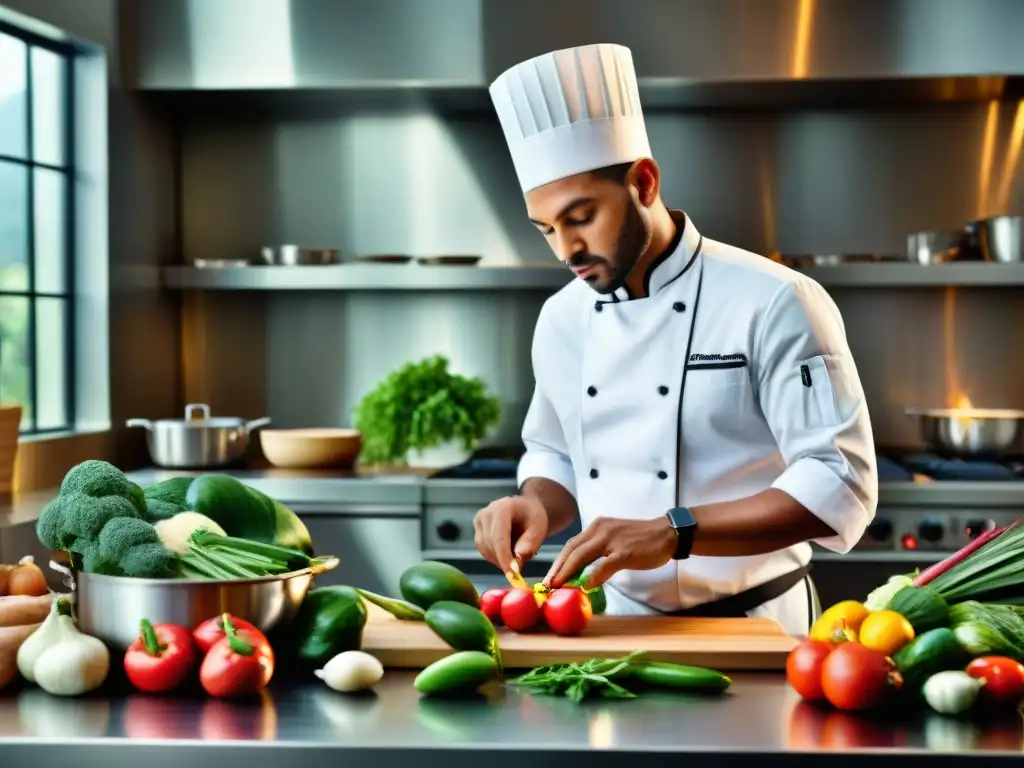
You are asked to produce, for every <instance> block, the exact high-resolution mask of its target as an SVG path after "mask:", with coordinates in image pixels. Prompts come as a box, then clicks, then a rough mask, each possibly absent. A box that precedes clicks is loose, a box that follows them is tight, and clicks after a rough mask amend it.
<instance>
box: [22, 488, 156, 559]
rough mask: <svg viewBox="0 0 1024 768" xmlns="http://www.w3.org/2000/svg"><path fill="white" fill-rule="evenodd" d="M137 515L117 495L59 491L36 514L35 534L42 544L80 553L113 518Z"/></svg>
mask: <svg viewBox="0 0 1024 768" xmlns="http://www.w3.org/2000/svg"><path fill="white" fill-rule="evenodd" d="M138 514H139V513H138V511H137V510H136V509H135V507H134V505H132V503H131V502H130V501H128V500H127V499H125V498H122V497H121V496H99V497H92V496H86V495H85V494H82V493H79V492H77V491H72V492H69V493H66V494H64V493H62V494H61V495H59V496H58V497H57V498H56V499H54V500H53V501H51V502H50V503H49V504H48V505H47V506H46V508H45V509H43V511H42V513H40V515H39V520H38V522H37V523H36V535H37V536H38V538H39V542H40V543H41V544H42V545H43V546H44V547H49V548H50V549H59V550H64V551H71V552H79V553H80V554H84V552H82V548H83V547H86V546H88V544H89V543H90V542H93V541H95V540H96V537H97V536H99V535H100V531H101V530H102V529H103V526H105V525H106V524H107V523H108V522H110V521H111V520H113V519H114V518H117V517H129V518H137V517H138Z"/></svg>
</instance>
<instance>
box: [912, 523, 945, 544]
mask: <svg viewBox="0 0 1024 768" xmlns="http://www.w3.org/2000/svg"><path fill="white" fill-rule="evenodd" d="M943 533H945V530H944V529H943V526H942V523H940V522H939V521H938V520H932V519H930V518H929V519H927V520H922V521H921V524H920V525H919V526H918V527H917V535H918V536H920V537H921V538H922V539H924V540H925V541H928V542H931V543H932V544H934V543H936V542H937V541H939V540H940V539H941V538H942V535H943Z"/></svg>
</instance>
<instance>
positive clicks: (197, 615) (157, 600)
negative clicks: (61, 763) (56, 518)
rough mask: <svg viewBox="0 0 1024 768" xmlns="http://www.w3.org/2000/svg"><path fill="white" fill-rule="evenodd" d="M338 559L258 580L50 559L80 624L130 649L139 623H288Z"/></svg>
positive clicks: (273, 626) (270, 627) (260, 625)
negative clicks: (93, 568) (143, 573)
mask: <svg viewBox="0 0 1024 768" xmlns="http://www.w3.org/2000/svg"><path fill="white" fill-rule="evenodd" d="M337 566H338V558H336V557H334V556H332V555H325V556H321V557H318V558H317V560H316V562H315V563H314V565H313V566H312V567H310V568H304V569H302V570H300V571H292V572H291V573H283V574H279V575H277V576H264V577H263V578H259V579H233V580H230V581H215V580H212V579H134V578H128V577H124V576H101V575H99V574H96V573H83V572H80V571H73V570H71V569H69V568H67V567H65V566H63V565H60V564H58V563H54V562H51V563H50V567H51V568H53V569H54V570H57V571H60V572H61V573H63V574H64V575H65V578H66V580H67V581H66V583H67V586H68V587H69V588H70V589H71V590H72V591H73V592H74V595H75V601H74V604H75V616H76V617H77V619H78V626H79V628H80V629H81V630H82V631H83V632H85V633H86V634H89V635H92V636H93V637H98V638H99V639H100V640H102V641H103V642H104V643H106V644H107V645H108V646H110V647H111V648H116V649H121V650H124V649H127V648H128V646H129V645H131V644H132V643H133V642H134V641H135V638H137V637H138V636H139V622H140V621H142V619H149V621H151V622H152V623H154V624H157V623H167V624H178V625H180V626H184V627H191V628H195V627H197V626H198V625H199V624H200V623H202V622H204V621H206V620H207V619H210V618H213V617H214V616H217V615H218V614H221V613H225V612H227V613H230V614H232V615H234V616H238V617H240V618H243V619H245V620H246V621H249V622H251V623H252V624H254V625H255V626H256V627H257V628H259V629H260V630H261V631H263V632H270V631H271V630H274V629H277V628H279V627H281V626H287V625H288V624H289V623H291V622H292V621H293V620H294V619H295V616H296V614H297V613H298V610H299V607H300V606H301V605H302V601H303V599H305V597H306V593H307V592H308V591H309V590H310V588H311V587H312V585H313V579H314V577H315V576H317V575H318V574H320V573H325V572H326V571H331V570H334V569H335V568H337Z"/></svg>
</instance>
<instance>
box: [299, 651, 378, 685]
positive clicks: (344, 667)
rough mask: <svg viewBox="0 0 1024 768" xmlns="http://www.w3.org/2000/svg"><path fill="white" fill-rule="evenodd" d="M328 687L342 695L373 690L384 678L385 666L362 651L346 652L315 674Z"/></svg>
mask: <svg viewBox="0 0 1024 768" xmlns="http://www.w3.org/2000/svg"><path fill="white" fill-rule="evenodd" d="M313 674H314V675H316V676H317V677H319V678H320V679H321V680H323V681H324V682H325V683H327V687H328V688H331V689H333V690H335V691H340V692H342V693H355V692H356V691H364V690H366V689H367V688H372V687H373V686H375V685H376V684H377V683H379V682H380V680H381V678H382V677H384V666H383V665H382V664H381V663H380V662H379V661H378V660H377V659H376V658H374V657H373V656H371V655H370V654H368V653H363V652H362V651H345V652H343V653H339V654H338V655H337V656H335V657H334V658H333V659H331V660H330V661H328V662H327V663H326V664H324V668H323V669H318V670H316V671H315V672H314V673H313Z"/></svg>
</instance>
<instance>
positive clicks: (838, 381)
mask: <svg viewBox="0 0 1024 768" xmlns="http://www.w3.org/2000/svg"><path fill="white" fill-rule="evenodd" d="M795 374H796V375H795V377H794V378H795V379H796V381H795V384H796V386H797V387H798V388H799V390H800V395H799V398H798V400H799V403H800V407H801V411H802V413H801V415H802V417H803V422H804V426H805V427H806V428H809V429H821V428H827V427H835V426H838V425H839V424H841V423H843V422H844V421H845V420H846V414H847V413H848V411H849V409H850V405H851V401H852V398H853V392H852V391H851V386H850V382H849V381H848V378H849V377H848V375H847V371H846V366H845V365H844V361H843V359H842V358H841V357H839V356H836V355H816V356H814V357H809V358H807V359H805V360H801V361H800V362H799V364H798V365H797V370H796V371H795Z"/></svg>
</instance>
